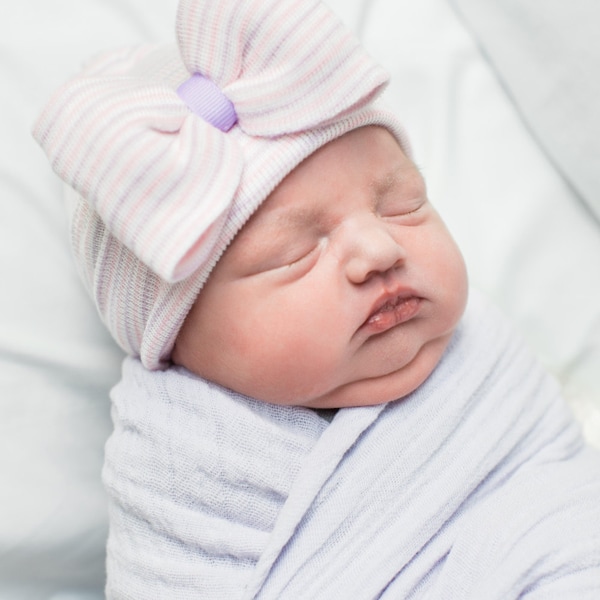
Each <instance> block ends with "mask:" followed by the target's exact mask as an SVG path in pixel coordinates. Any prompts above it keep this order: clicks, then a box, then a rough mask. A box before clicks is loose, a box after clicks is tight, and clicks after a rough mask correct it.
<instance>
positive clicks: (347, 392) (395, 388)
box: [285, 333, 452, 409]
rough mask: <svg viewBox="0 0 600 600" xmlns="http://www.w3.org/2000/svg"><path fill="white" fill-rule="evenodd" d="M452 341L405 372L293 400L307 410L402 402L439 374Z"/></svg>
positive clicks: (435, 345) (437, 343)
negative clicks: (439, 367) (447, 348)
mask: <svg viewBox="0 0 600 600" xmlns="http://www.w3.org/2000/svg"><path fill="white" fill-rule="evenodd" d="M451 337H452V334H451V333H449V334H447V335H444V336H442V337H439V338H436V339H435V340H432V341H430V342H428V343H427V344H425V345H424V346H423V347H422V348H421V349H420V350H419V352H418V353H417V354H416V356H415V357H414V358H413V360H412V361H410V362H409V363H408V364H405V365H403V366H402V367H401V368H399V369H397V370H395V371H391V372H389V373H385V374H382V375H377V376H374V377H365V378H363V379H357V380H353V381H350V382H348V383H345V384H343V385H340V386H338V387H336V388H334V389H332V390H329V391H327V392H326V393H324V394H322V395H318V396H315V397H312V398H310V399H300V398H298V399H296V401H293V400H291V399H290V400H289V401H287V402H285V404H295V405H297V406H305V407H307V408H319V409H320V408H350V407H358V406H374V405H377V404H386V403H388V402H392V401H395V400H399V399H401V398H404V397H405V396H408V395H409V394H410V393H412V392H414V391H415V390H416V389H417V388H418V387H419V386H420V385H421V384H422V383H423V382H424V381H425V380H426V379H427V378H428V377H429V376H430V375H431V373H432V372H433V371H434V370H435V368H436V366H437V365H438V363H439V361H440V359H441V357H442V355H443V353H444V351H445V349H446V347H447V346H448V343H449V341H450V339H451Z"/></svg>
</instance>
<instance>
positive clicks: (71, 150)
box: [33, 0, 407, 369]
mask: <svg viewBox="0 0 600 600" xmlns="http://www.w3.org/2000/svg"><path fill="white" fill-rule="evenodd" d="M176 33H177V45H176V46H175V45H173V47H165V46H161V47H157V46H142V47H139V46H138V47H135V48H126V49H122V50H119V51H115V52H112V53H109V54H106V55H103V56H102V57H101V58H99V59H96V60H95V61H94V62H93V63H91V64H90V65H88V67H87V68H86V69H85V70H84V72H83V73H82V74H81V75H80V76H78V77H77V78H75V79H74V80H72V81H70V82H68V83H67V84H66V85H64V86H63V87H62V88H60V89H59V90H58V91H57V92H56V94H55V95H54V96H53V98H52V99H51V100H50V102H49V103H48V105H47V106H46V108H45V109H44V110H43V112H42V114H41V116H40V117H39V119H38V121H37V123H36V124H35V126H34V131H33V134H34V137H35V138H36V140H37V141H38V142H39V143H40V145H41V146H42V147H43V149H44V151H45V152H46V154H47V155H48V158H49V160H50V162H51V164H52V167H53V169H54V170H55V171H56V173H57V174H58V175H59V176H60V177H61V178H62V179H63V180H64V181H65V182H66V183H67V184H68V188H69V194H68V195H69V204H70V207H71V210H70V215H71V238H72V245H73V249H74V256H75V259H76V262H77V265H78V268H79V271H80V273H81V276H82V278H83V280H84V283H85V285H86V287H87V289H88V291H89V293H90V294H91V296H92V298H93V300H94V302H95V303H96V306H97V308H98V311H99V313H100V316H101V318H102V320H103V321H104V323H105V325H106V326H107V327H108V329H109V330H110V332H111V334H112V335H113V337H114V338H115V340H116V341H117V342H118V343H119V345H120V346H121V347H122V348H123V349H124V350H125V351H126V352H127V353H128V354H130V355H133V356H138V357H140V358H141V360H142V362H143V364H144V365H145V366H146V367H147V368H149V369H156V368H162V367H164V366H165V365H167V364H168V361H169V357H170V353H171V350H172V348H173V345H174V342H175V338H176V336H177V333H178V332H179V329H180V328H181V325H182V324H183V321H184V319H185V316H186V315H187V313H188V311H189V309H190V308H191V306H192V304H193V302H194V300H195V298H196V297H197V295H198V293H199V292H200V291H201V289H202V286H203V285H204V283H205V281H206V279H207V278H208V276H209V274H210V272H211V270H212V269H213V268H214V266H215V264H216V263H217V261H218V260H219V258H220V256H221V255H222V254H223V252H224V251H225V249H226V248H227V246H228V245H229V244H230V242H231V241H232V239H233V238H234V236H235V235H236V233H237V232H238V231H239V230H240V229H241V228H242V227H243V225H244V223H245V222H246V221H247V220H248V218H249V217H250V216H251V215H252V213H254V211H256V209H257V208H258V207H259V206H260V204H261V203H262V202H263V201H264V200H265V199H266V198H267V196H268V195H269V194H270V193H271V192H272V191H273V189H274V188H275V187H276V186H277V185H278V184H279V183H280V182H281V180H282V179H283V178H284V177H285V176H286V175H287V174H288V173H289V172H290V171H291V170H293V169H294V167H296V166H297V165H298V164H299V163H300V162H301V161H302V160H303V159H305V158H306V157H307V156H309V155H310V154H311V153H313V152H314V151H315V150H316V149H317V148H319V147H321V146H322V145H324V144H326V143H327V142H329V141H331V140H333V139H335V138H337V137H339V136H341V135H343V134H344V133H346V132H348V131H350V130H352V129H356V128H358V127H362V126H365V125H369V124H374V125H381V126H384V127H386V128H388V129H389V130H390V131H391V132H392V133H393V134H394V135H395V136H396V138H397V139H398V141H399V143H400V144H401V145H402V147H404V148H405V149H406V148H407V142H406V139H405V137H404V133H403V130H402V128H401V126H400V125H399V123H398V122H397V121H396V119H395V117H394V116H393V115H392V114H390V113H388V112H386V111H384V110H382V109H381V108H379V107H378V106H376V105H375V104H374V103H373V101H374V100H375V98H376V97H377V96H378V95H379V94H380V92H381V91H382V90H383V88H384V87H385V85H386V84H387V81H388V78H387V75H386V73H385V72H384V71H383V69H382V68H381V67H380V66H379V65H378V64H377V63H376V62H374V61H373V60H372V59H371V58H370V57H369V56H368V55H367V54H366V53H365V51H364V50H363V49H362V48H361V46H360V45H359V43H358V42H357V40H356V39H355V38H354V37H353V35H352V34H351V33H350V32H349V31H348V30H347V29H346V28H345V27H344V26H343V25H342V24H341V22H340V21H339V20H338V18H337V17H336V16H335V15H334V14H333V13H332V12H331V11H330V10H329V9H328V8H327V7H326V6H325V5H323V4H322V3H320V2H318V1H316V0H181V2H180V4H179V7H178V13H177V26H176Z"/></svg>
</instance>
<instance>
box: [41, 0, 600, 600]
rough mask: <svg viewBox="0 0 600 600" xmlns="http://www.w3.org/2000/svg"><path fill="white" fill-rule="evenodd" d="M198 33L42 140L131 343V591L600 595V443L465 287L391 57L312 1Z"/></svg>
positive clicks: (120, 414)
mask: <svg viewBox="0 0 600 600" xmlns="http://www.w3.org/2000/svg"><path fill="white" fill-rule="evenodd" d="M177 39H178V47H177V48H170V47H151V46H142V47H135V48H129V49H121V50H119V51H116V52H113V53H110V54H108V55H105V56H102V57H100V58H97V59H96V60H95V61H94V62H93V63H91V64H90V65H88V67H87V68H86V70H85V72H84V73H83V74H82V75H81V76H79V77H77V78H76V79H75V80H73V81H71V82H69V83H68V84H66V85H65V86H63V88H61V89H60V90H59V91H58V92H57V93H56V95H55V96H54V97H53V98H52V99H51V101H50V102H49V104H48V106H47V107H46V108H45V110H44V112H43V113H42V115H41V116H40V118H39V120H38V122H37V124H36V126H35V129H34V135H35V137H36V139H37V140H38V141H39V142H40V144H41V145H42V147H43V148H44V150H45V151H46V153H47V154H48V157H49V159H50V161H51V163H52V165H53V167H54V169H55V170H56V172H57V173H58V174H59V175H60V176H61V177H62V178H63V179H64V180H65V182H66V183H67V184H68V186H69V190H70V192H69V206H70V209H71V230H72V241H73V248H74V254H75V258H76V261H77V263H78V266H79V269H80V272H81V274H82V277H83V280H84V282H85V284H86V286H87V288H88V290H89V292H90V294H91V296H92V298H93V299H94V301H95V303H96V305H97V307H98V311H99V313H100V315H101V316H102V318H103V321H104V323H105V324H106V326H107V328H108V329H109V330H110V332H111V333H112V335H113V336H114V338H115V339H116V340H117V342H118V343H119V344H120V345H121V346H122V347H123V348H124V350H125V351H126V352H127V353H128V355H129V356H128V357H127V358H126V359H125V362H124V365H123V376H122V380H121V381H120V382H119V383H118V384H117V385H116V387H115V388H114V389H113V392H112V402H113V412H112V415H113V421H114V432H113V434H112V436H111V438H110V439H109V441H108V443H107V446H106V459H105V468H104V473H103V477H104V482H105V485H106V489H107V491H108V496H109V500H110V534H109V540H108V546H107V553H108V555H107V586H106V593H107V597H108V598H191V597H194V598H223V599H232V598H240V599H241V598H244V599H251V598H264V599H266V598H272V599H279V598H290V599H294V600H296V599H299V598H300V599H301V598H306V599H315V598H324V599H325V598H326V599H330V598H353V599H373V598H394V599H395V598H460V599H465V598H472V599H478V600H480V599H481V598H486V599H488V598H490V599H494V598H498V599H506V598H530V599H533V598H553V597H574V598H578V599H580V598H582V599H585V598H590V599H591V598H597V596H598V593H599V592H600V456H599V455H598V453H597V452H595V451H594V450H592V449H591V448H589V447H586V446H585V444H584V442H583V441H582V438H581V435H580V432H579V430H578V428H577V426H576V425H575V423H574V421H573V419H572V417H571V415H570V413H569V411H568V409H567V408H566V405H565V403H564V402H563V400H562V398H561V396H560V393H559V390H558V389H557V386H556V384H555V382H554V381H553V380H552V379H551V378H550V377H549V376H548V375H546V374H545V373H544V371H543V370H542V369H541V368H540V366H539V365H538V364H537V362H536V361H535V359H534V358H533V357H532V356H531V355H530V354H529V352H528V351H527V349H526V348H525V347H524V345H523V344H522V343H521V341H520V339H519V338H518V337H517V336H516V335H515V334H514V333H513V331H512V330H511V328H510V326H509V325H508V324H507V323H506V322H505V321H504V320H503V318H502V317H501V316H500V315H499V314H497V313H496V311H495V310H494V309H493V308H492V307H490V306H488V305H487V303H486V302H485V301H484V299H483V298H482V297H481V296H480V295H479V294H478V293H477V292H475V291H473V290H471V291H470V293H469V299H468V301H467V277H466V272H465V267H464V263H463V260H462V258H461V255H460V252H459V250H458V249H457V247H456V245H455V243H454V242H453V240H452V238H451V236H450V234H449V233H448V231H447V230H446V228H445V226H444V224H443V222H442V220H441V219H440V217H439V215H438V214H437V213H436V211H435V209H434V208H433V206H432V204H431V203H430V202H429V199H428V197H427V193H426V188H425V183H424V181H423V178H422V176H421V174H420V173H419V171H418V170H417V169H416V167H415V165H414V163H413V162H412V158H411V151H410V147H409V144H408V141H407V139H406V136H405V134H404V132H403V129H402V127H401V125H400V124H399V123H398V121H397V120H396V117H395V116H394V115H393V114H391V113H389V112H387V111H386V110H384V109H383V108H382V107H381V106H380V105H379V103H378V100H377V97H378V96H379V94H380V92H381V91H382V90H383V88H384V87H385V84H386V82H387V76H386V74H385V73H384V72H383V71H382V69H381V68H380V67H379V65H377V64H376V63H375V62H373V60H372V59H371V58H370V57H369V56H368V55H367V54H366V53H365V52H364V50H363V49H362V48H361V47H360V45H359V44H358V43H357V41H356V40H355V39H354V38H353V37H352V36H351V35H350V34H349V32H348V31H346V29H345V28H344V27H343V26H342V24H341V23H340V22H339V21H338V20H337V18H336V17H335V16H334V15H333V14H332V13H331V12H330V11H329V10H328V9H327V8H326V7H325V6H323V5H322V4H321V3H319V2H317V1H315V0H266V1H265V0H263V1H261V2H260V3H258V2H254V1H252V0H241V1H240V0H182V1H181V2H180V5H179V9H178V15H177ZM324 409H327V410H324ZM332 412H333V413H334V415H335V416H333V417H332ZM324 417H326V418H324Z"/></svg>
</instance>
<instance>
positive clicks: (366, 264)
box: [345, 215, 406, 283]
mask: <svg viewBox="0 0 600 600" xmlns="http://www.w3.org/2000/svg"><path fill="white" fill-rule="evenodd" d="M390 227H391V226H390V225H388V224H386V223H385V222H384V221H382V220H381V219H379V218H378V217H376V216H374V215H373V216H371V217H370V218H365V219H361V220H360V221H357V222H355V223H354V224H353V225H352V226H349V227H348V228H347V230H346V232H345V233H346V240H345V244H346V253H345V254H346V261H345V269H346V275H347V277H348V279H349V280H350V281H351V282H352V283H363V282H365V281H367V280H368V279H370V278H371V277H373V276H374V275H378V274H381V273H385V272H386V271H389V270H390V269H392V268H396V267H398V266H400V265H401V264H402V263H403V262H404V261H405V259H406V252H405V249H404V247H403V246H402V245H401V243H400V242H399V241H398V240H397V239H396V237H395V236H394V235H393V232H392V230H391V229H390Z"/></svg>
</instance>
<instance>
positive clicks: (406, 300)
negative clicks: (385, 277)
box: [364, 295, 421, 333]
mask: <svg viewBox="0 0 600 600" xmlns="http://www.w3.org/2000/svg"><path fill="white" fill-rule="evenodd" d="M420 306H421V298H419V297H418V296H413V295H409V296H407V295H399V296H396V297H394V298H391V299H389V300H387V301H386V302H385V303H384V304H383V305H381V306H380V307H378V308H377V309H376V310H375V311H374V312H373V313H371V315H370V316H369V318H368V319H367V320H366V321H365V324H364V327H366V328H367V329H369V330H371V331H372V332H373V333H381V332H383V331H387V330H388V329H391V328H392V327H395V326H396V325H400V324H401V323H406V321H409V320H410V319H412V318H413V317H414V316H415V315H416V314H417V312H418V311H419V308H420Z"/></svg>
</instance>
